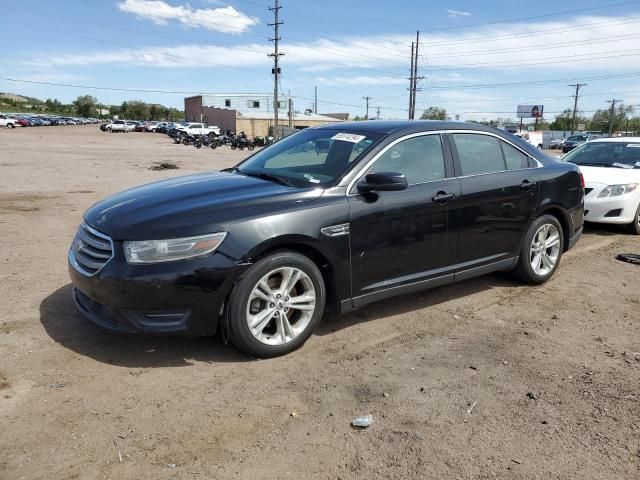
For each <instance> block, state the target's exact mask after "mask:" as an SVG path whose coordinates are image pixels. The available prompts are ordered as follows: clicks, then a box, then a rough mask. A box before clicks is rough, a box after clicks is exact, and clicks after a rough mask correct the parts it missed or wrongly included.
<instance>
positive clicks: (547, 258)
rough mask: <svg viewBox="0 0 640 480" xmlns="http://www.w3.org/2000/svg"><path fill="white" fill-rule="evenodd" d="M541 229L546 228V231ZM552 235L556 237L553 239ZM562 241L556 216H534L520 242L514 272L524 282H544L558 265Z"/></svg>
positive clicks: (561, 233) (560, 226) (537, 283)
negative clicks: (518, 256) (520, 245)
mask: <svg viewBox="0 0 640 480" xmlns="http://www.w3.org/2000/svg"><path fill="white" fill-rule="evenodd" d="M543 229H546V233H545V230H543ZM554 236H556V237H557V238H556V240H555V241H553V238H554ZM542 241H544V242H545V245H546V248H545V247H544V246H543V245H541V242H542ZM564 241H565V240H564V233H563V232H562V225H560V222H559V221H558V219H557V218H556V217H554V216H553V215H543V216H541V217H539V218H536V219H535V220H534V221H533V222H532V223H531V225H530V226H529V229H528V230H527V234H526V235H525V237H524V241H523V242H522V248H521V250H520V258H519V260H518V264H517V265H516V268H515V273H516V274H517V275H518V277H520V279H521V280H522V281H523V282H525V283H530V284H534V285H539V284H541V283H544V282H546V281H547V280H549V279H550V278H551V277H552V276H553V274H554V273H555V271H556V270H557V269H558V266H559V265H560V259H561V258H562V252H563V251H564ZM536 252H538V253H536ZM534 265H535V267H534Z"/></svg>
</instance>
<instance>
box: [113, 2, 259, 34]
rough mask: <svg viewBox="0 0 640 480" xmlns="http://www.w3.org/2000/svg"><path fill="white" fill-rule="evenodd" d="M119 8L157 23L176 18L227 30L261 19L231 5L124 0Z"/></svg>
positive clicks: (243, 27) (186, 23) (192, 24)
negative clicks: (196, 4) (211, 5)
mask: <svg viewBox="0 0 640 480" xmlns="http://www.w3.org/2000/svg"><path fill="white" fill-rule="evenodd" d="M118 8H119V9H120V10H122V11H123V12H127V13H133V14H134V15H136V16H138V17H139V18H143V19H146V20H150V21H152V22H153V23H155V24H156V25H167V24H168V23H169V21H176V22H179V23H181V24H182V25H184V26H186V27H192V28H206V29H208V30H215V31H217V32H223V33H233V34H239V33H243V32H245V31H247V30H248V29H249V28H250V27H252V26H253V25H256V24H257V23H258V19H256V18H252V17H249V16H247V15H245V14H244V13H242V12H240V11H238V10H236V9H235V8H233V7H231V6H228V7H219V8H201V9H194V8H191V6H190V5H188V4H187V5H176V6H173V5H169V4H168V3H166V2H164V1H162V0H124V1H123V2H120V3H119V4H118Z"/></svg>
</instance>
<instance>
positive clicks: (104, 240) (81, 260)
mask: <svg viewBox="0 0 640 480" xmlns="http://www.w3.org/2000/svg"><path fill="white" fill-rule="evenodd" d="M70 254H71V255H70V257H72V258H71V260H72V262H71V263H72V264H73V266H74V267H75V269H76V270H78V271H79V272H80V273H83V274H85V275H89V276H91V275H95V274H96V273H98V271H99V270H100V269H101V268H102V267H104V265H105V264H106V263H107V262H108V261H109V260H111V258H112V257H113V242H111V238H109V237H108V236H106V235H105V234H103V233H100V232H98V231H97V230H95V229H93V228H91V227H89V226H88V225H85V224H84V223H83V224H82V225H80V228H79V229H78V233H76V236H75V238H74V239H73V244H72V245H71V251H70Z"/></svg>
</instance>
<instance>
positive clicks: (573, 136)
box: [567, 135, 587, 142]
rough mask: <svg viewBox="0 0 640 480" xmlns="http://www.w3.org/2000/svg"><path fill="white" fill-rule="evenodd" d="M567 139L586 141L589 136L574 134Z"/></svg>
mask: <svg viewBox="0 0 640 480" xmlns="http://www.w3.org/2000/svg"><path fill="white" fill-rule="evenodd" d="M567 140H569V141H570V142H585V141H586V140H587V137H585V136H584V135H572V136H571V137H569V138H567Z"/></svg>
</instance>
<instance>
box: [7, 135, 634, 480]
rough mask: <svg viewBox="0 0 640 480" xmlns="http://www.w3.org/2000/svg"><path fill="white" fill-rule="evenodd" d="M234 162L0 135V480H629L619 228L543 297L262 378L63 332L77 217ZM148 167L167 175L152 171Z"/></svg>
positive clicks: (118, 143) (152, 141) (520, 295)
mask: <svg viewBox="0 0 640 480" xmlns="http://www.w3.org/2000/svg"><path fill="white" fill-rule="evenodd" d="M243 156H244V153H243V152H231V151H230V150H229V149H228V148H225V149H219V150H217V151H215V152H214V151H211V150H205V149H203V150H201V151H198V150H196V149H194V148H193V147H185V146H182V145H174V144H173V143H172V141H171V140H170V139H169V138H168V137H166V136H164V135H159V134H150V133H130V134H108V133H102V132H100V131H98V129H97V126H84V127H40V128H24V129H15V130H6V129H2V130H0V265H1V267H0V291H1V292H2V295H1V303H0V314H1V315H0V478H2V479H39V478H46V479H66V478H81V479H85V478H86V479H122V478H136V479H154V480H155V479H205V478H207V479H209V478H210V479H227V478H229V479H251V480H255V479H258V478H268V479H272V478H273V479H300V478H308V479H311V478H314V479H315V478H320V479H325V478H326V479H351V478H393V479H408V478H429V479H493V478H502V479H514V478H515V479H556V478H557V479H637V478H640V294H639V286H640V267H638V266H633V265H630V264H625V263H622V262H619V261H616V260H614V257H615V255H616V254H617V253H621V252H636V253H638V252H640V239H639V238H637V237H633V236H631V235H628V234H626V233H625V232H624V231H623V230H622V229H619V228H614V227H588V228H587V229H586V233H585V235H584V236H583V238H582V240H581V241H580V242H579V243H578V245H577V246H576V247H575V249H573V250H572V251H571V252H569V253H568V254H567V255H565V256H564V257H563V259H562V265H561V267H560V269H559V271H558V272H557V274H556V275H555V276H554V278H553V279H552V280H551V281H550V282H549V283H547V284H546V285H543V286H540V287H526V286H522V285H520V284H518V283H516V282H514V281H512V280H511V278H510V277H509V276H508V275H504V274H501V275H490V276H486V277H483V278H478V279H474V280H469V281H466V282H463V283H460V284H457V285H454V286H448V287H444V288H438V289H434V290H430V291H425V292H422V293H417V294H413V295H405V296H402V297H398V298H394V299H391V300H388V301H384V302H380V303H376V304H373V305H370V306H368V307H366V308H364V309H362V310H360V311H357V312H354V313H352V314H349V315H346V316H342V317H338V318H326V319H324V321H323V323H322V324H321V325H320V327H319V329H318V331H317V332H316V334H315V335H314V336H312V338H311V339H310V340H309V341H308V342H307V344H306V345H305V346H304V347H303V348H302V349H300V350H298V351H297V352H295V353H293V354H290V355H288V356H285V357H282V358H277V359H274V360H261V361H258V360H254V359H252V358H249V357H247V356H245V355H244V354H242V353H241V352H239V351H237V350H235V349H234V348H232V347H227V346H224V345H222V343H221V341H220V340H219V339H216V338H200V339H191V340H188V339H179V338H157V337H151V338H145V337H127V336H120V335H114V334H110V333H107V332H105V331H103V330H101V329H100V328H98V327H96V326H94V325H92V324H90V323H89V322H88V321H86V320H84V319H83V318H82V317H81V316H80V315H79V314H78V313H76V311H75V309H74V306H73V304H72V301H71V297H70V290H71V288H70V284H69V279H68V276H67V266H66V253H67V248H68V246H69V244H70V242H71V239H72V237H73V234H74V232H75V230H76V228H77V226H78V224H79V222H80V219H81V215H82V213H83V211H84V210H85V209H86V208H87V207H88V206H90V205H91V204H92V203H93V202H95V201H97V200H98V199H100V198H102V197H104V196H106V195H108V194H111V193H114V192H116V191H119V190H122V189H124V188H126V187H129V186H133V185H136V184H139V183H143V182H148V181H152V180H156V179H161V178H166V177H170V176H176V175H182V174H187V173H192V172H197V171H203V170H209V169H218V168H223V167H226V166H229V165H231V164H233V163H235V162H237V161H238V160H240V159H241V158H242V157H243ZM165 161H166V162H174V163H176V164H177V165H179V167H180V169H179V170H163V171H152V170H149V167H151V166H152V165H153V164H154V162H165ZM369 413H370V414H372V415H373V419H374V423H373V425H372V426H371V427H370V428H368V429H366V430H361V431H357V430H353V429H352V428H351V427H350V422H351V420H352V419H353V418H354V417H356V416H358V415H362V414H369Z"/></svg>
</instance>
